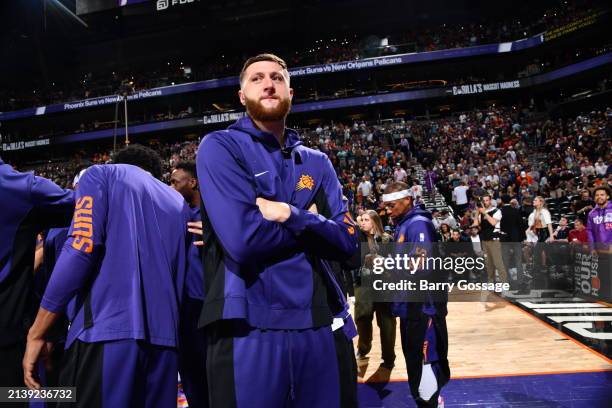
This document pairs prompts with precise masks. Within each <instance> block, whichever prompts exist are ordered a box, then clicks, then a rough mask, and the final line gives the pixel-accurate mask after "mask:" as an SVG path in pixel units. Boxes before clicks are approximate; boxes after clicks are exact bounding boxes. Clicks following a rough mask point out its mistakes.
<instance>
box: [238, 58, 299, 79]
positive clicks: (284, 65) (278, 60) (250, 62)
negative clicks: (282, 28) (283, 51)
mask: <svg viewBox="0 0 612 408" xmlns="http://www.w3.org/2000/svg"><path fill="white" fill-rule="evenodd" d="M260 61H271V62H276V63H277V64H278V65H280V66H281V67H282V68H283V69H284V70H285V71H286V70H287V63H286V62H285V60H284V59H282V58H281V57H279V56H276V55H274V54H270V53H264V54H259V55H256V56H254V57H251V58H249V59H248V60H246V61H245V63H244V65H243V66H242V70H241V71H240V77H239V79H240V85H242V81H243V80H244V75H245V73H246V70H247V68H248V67H250V66H251V65H253V64H254V63H256V62H260Z"/></svg>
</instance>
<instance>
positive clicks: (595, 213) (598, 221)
mask: <svg viewBox="0 0 612 408" xmlns="http://www.w3.org/2000/svg"><path fill="white" fill-rule="evenodd" d="M587 233H588V235H589V242H598V243H604V244H610V243H612V202H610V201H608V205H606V206H605V207H604V208H601V207H599V206H596V207H595V208H593V209H592V210H591V212H589V218H588V220H587ZM602 249H603V248H602Z"/></svg>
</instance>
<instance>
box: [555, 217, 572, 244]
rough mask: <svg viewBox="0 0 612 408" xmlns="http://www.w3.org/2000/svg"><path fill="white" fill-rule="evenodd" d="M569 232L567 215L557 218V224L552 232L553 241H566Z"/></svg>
mask: <svg viewBox="0 0 612 408" xmlns="http://www.w3.org/2000/svg"><path fill="white" fill-rule="evenodd" d="M569 232H570V229H569V226H568V222H567V217H561V219H560V220H559V225H558V226H557V228H556V229H555V231H554V232H553V234H552V237H553V239H554V240H555V241H559V242H568V238H569Z"/></svg>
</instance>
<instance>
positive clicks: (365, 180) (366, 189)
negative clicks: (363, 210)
mask: <svg viewBox="0 0 612 408" xmlns="http://www.w3.org/2000/svg"><path fill="white" fill-rule="evenodd" d="M357 193H358V197H359V196H361V198H362V200H363V202H365V200H366V199H367V198H368V197H369V196H370V194H372V183H370V176H363V177H362V178H361V183H359V186H357Z"/></svg>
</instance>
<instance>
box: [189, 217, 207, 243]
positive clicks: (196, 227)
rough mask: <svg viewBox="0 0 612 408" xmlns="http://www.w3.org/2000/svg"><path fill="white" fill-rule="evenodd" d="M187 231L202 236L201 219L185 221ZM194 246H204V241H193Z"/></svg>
mask: <svg viewBox="0 0 612 408" xmlns="http://www.w3.org/2000/svg"><path fill="white" fill-rule="evenodd" d="M187 231H189V232H191V233H192V234H195V235H199V236H203V235H204V230H203V229H202V221H191V222H188V223H187ZM193 245H195V246H204V241H193Z"/></svg>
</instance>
